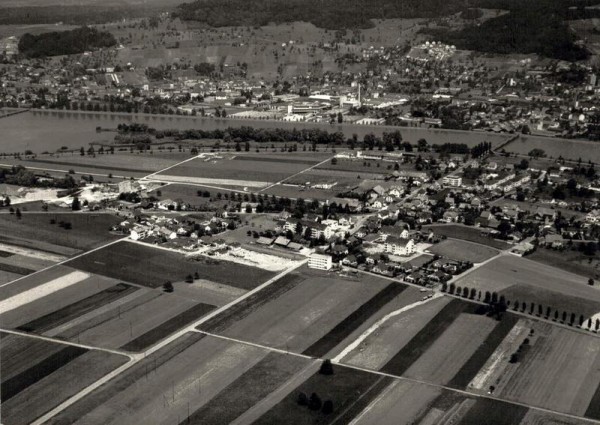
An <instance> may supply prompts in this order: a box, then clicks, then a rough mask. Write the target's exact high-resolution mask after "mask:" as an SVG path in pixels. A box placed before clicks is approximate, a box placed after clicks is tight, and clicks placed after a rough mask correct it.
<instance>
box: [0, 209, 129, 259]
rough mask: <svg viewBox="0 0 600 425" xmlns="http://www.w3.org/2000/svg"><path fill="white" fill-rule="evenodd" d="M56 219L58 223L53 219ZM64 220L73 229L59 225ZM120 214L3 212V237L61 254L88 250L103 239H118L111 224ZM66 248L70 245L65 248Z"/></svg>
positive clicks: (19, 244)
mask: <svg viewBox="0 0 600 425" xmlns="http://www.w3.org/2000/svg"><path fill="white" fill-rule="evenodd" d="M51 220H54V224H52V223H51ZM61 221H64V222H69V223H71V229H68V230H67V229H65V228H63V227H60V226H59V223H60V222H61ZM119 221H120V220H119V218H118V217H115V216H114V215H110V214H96V213H73V214H68V213H67V214H53V213H27V214H23V215H22V217H21V219H17V218H16V216H13V215H3V219H2V220H0V234H1V235H2V236H0V241H2V242H4V243H8V244H14V245H17V246H25V247H33V248H34V249H35V247H36V246H38V241H41V242H43V244H40V245H39V246H41V247H42V248H39V249H42V250H48V251H51V252H54V253H57V254H61V255H63V254H67V255H69V254H68V253H69V252H73V250H76V251H86V250H89V249H92V248H96V247H97V246H100V245H102V244H103V243H106V242H109V241H112V240H115V239H118V238H119V236H116V235H114V234H111V233H110V232H109V230H110V228H111V227H112V226H113V225H115V224H117V223H119ZM63 248H66V249H67V250H66V251H65V250H64V249H63Z"/></svg>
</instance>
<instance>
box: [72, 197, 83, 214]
mask: <svg viewBox="0 0 600 425" xmlns="http://www.w3.org/2000/svg"><path fill="white" fill-rule="evenodd" d="M71 209H72V210H73V211H79V210H80V209H81V203H80V202H79V198H78V197H77V196H74V197H73V203H72V204H71Z"/></svg>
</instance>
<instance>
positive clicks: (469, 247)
mask: <svg viewBox="0 0 600 425" xmlns="http://www.w3.org/2000/svg"><path fill="white" fill-rule="evenodd" d="M429 252H431V253H432V254H437V255H441V256H442V257H446V258H450V259H452V260H457V261H470V262H472V263H481V262H482V261H485V260H489V259H490V258H492V257H493V256H495V255H497V254H498V252H499V251H498V250H496V249H494V248H490V247H487V246H482V245H480V244H474V243H471V242H467V241H462V240H456V239H446V240H444V241H442V242H440V243H438V244H435V245H432V246H431V248H429Z"/></svg>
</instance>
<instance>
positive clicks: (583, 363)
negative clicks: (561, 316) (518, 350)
mask: <svg viewBox="0 0 600 425" xmlns="http://www.w3.org/2000/svg"><path fill="white" fill-rule="evenodd" d="M531 329H532V330H533V331H534V333H533V334H531V333H530V336H529V339H530V342H529V347H528V348H527V349H526V350H523V352H522V354H521V355H520V359H519V362H518V363H516V364H514V365H512V364H511V365H509V366H508V367H507V369H506V371H505V373H504V376H503V377H502V378H501V381H500V385H499V388H500V391H499V392H498V394H497V395H499V396H501V397H503V398H506V399H509V400H515V401H520V402H523V403H528V404H531V405H534V406H540V407H546V408H549V409H553V410H557V411H560V412H565V413H573V414H576V415H583V414H585V413H586V410H587V409H588V406H590V402H591V401H592V397H593V396H594V391H595V389H596V388H597V387H598V384H599V383H600V368H599V365H600V358H599V355H598V354H599V353H600V340H599V339H597V338H592V337H590V336H587V335H585V334H581V333H578V332H574V331H571V330H567V329H563V328H559V327H556V326H552V325H550V324H547V323H538V322H534V323H533V325H532V327H531Z"/></svg>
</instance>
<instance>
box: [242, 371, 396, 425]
mask: <svg viewBox="0 0 600 425" xmlns="http://www.w3.org/2000/svg"><path fill="white" fill-rule="evenodd" d="M382 382H383V383H384V384H389V382H391V379H390V378H388V377H383V376H379V375H374V374H371V373H368V372H363V371H359V370H356V369H350V368H346V367H343V366H334V374H333V375H322V374H320V373H315V374H314V375H312V376H311V377H310V378H308V379H307V380H306V381H304V382H303V383H302V384H301V385H299V386H298V387H297V388H295V389H294V390H293V391H292V392H291V393H289V394H288V395H287V396H286V397H285V398H284V399H283V400H282V401H280V402H279V403H278V404H277V405H275V406H274V407H273V408H271V409H270V410H269V411H267V412H266V413H265V414H264V415H263V416H261V417H260V418H259V419H258V420H257V421H255V422H254V423H255V424H257V425H261V424H264V425H266V424H275V423H293V424H298V425H303V424H307V425H308V424H330V423H332V422H333V421H334V419H336V418H338V416H340V415H343V414H346V412H347V411H348V410H351V409H352V408H353V407H354V406H355V405H356V404H357V403H368V400H369V399H374V398H375V397H377V395H378V393H379V391H380V388H381V386H382V384H381V383H382ZM300 392H303V393H305V394H307V395H308V396H309V397H310V395H311V394H312V393H316V394H317V395H318V396H319V397H320V398H321V400H323V401H326V400H331V401H332V402H333V412H332V413H331V414H329V415H325V414H323V413H321V412H320V411H319V410H317V411H313V410H309V409H308V408H307V407H306V406H300V405H299V404H298V403H297V401H296V400H297V398H298V394H299V393H300ZM359 411H360V410H359ZM349 416H350V418H349V419H351V418H352V416H354V415H349ZM348 422H349V421H344V420H342V419H340V423H348Z"/></svg>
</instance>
